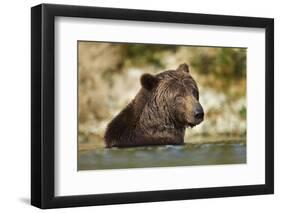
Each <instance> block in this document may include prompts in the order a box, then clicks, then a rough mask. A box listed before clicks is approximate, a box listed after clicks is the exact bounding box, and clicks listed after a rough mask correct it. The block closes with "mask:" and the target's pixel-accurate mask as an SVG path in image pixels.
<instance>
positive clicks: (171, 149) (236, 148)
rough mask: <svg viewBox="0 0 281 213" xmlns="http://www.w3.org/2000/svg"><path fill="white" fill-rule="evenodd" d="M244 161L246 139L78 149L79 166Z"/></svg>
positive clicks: (151, 165)
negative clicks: (177, 144)
mask: <svg viewBox="0 0 281 213" xmlns="http://www.w3.org/2000/svg"><path fill="white" fill-rule="evenodd" d="M240 163H246V143H245V141H242V142H241V141H239V142H235V141H234V142H226V143H223V142H222V143H209V144H208V143H207V144H185V145H182V146H169V145H168V146H154V147H153V146H150V147H137V148H122V149H118V148H112V149H96V150H93V151H84V152H80V153H79V156H78V170H97V169H122V168H144V167H174V166H192V165H214V164H240Z"/></svg>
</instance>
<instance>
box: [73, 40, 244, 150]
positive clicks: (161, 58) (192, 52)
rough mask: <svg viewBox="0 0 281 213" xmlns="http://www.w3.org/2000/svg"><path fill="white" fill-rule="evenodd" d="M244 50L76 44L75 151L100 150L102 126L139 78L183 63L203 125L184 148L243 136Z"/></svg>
mask: <svg viewBox="0 0 281 213" xmlns="http://www.w3.org/2000/svg"><path fill="white" fill-rule="evenodd" d="M246 54H247V52H246V49H245V48H217V47H199V46H198V47H196V46H175V45H151V44H149V45H147V44H126V43H124V44H122V43H102V42H84V41H79V43H78V60H79V63H78V71H79V128H78V129H79V134H78V142H79V150H80V151H82V150H90V149H94V148H98V147H104V143H103V135H104V132H105V128H106V126H107V124H108V123H109V122H110V121H111V119H112V118H113V117H114V116H115V115H117V114H118V113H119V112H120V111H121V110H122V109H123V108H124V107H125V106H126V105H127V104H128V103H129V102H130V101H131V100H132V99H133V98H134V97H135V95H136V94H137V92H138V90H139V89H140V83H139V78H140V76H141V75H142V74H143V73H146V72H148V73H152V74H155V73H158V72H162V71H164V70H167V69H176V68H177V67H178V65H179V64H181V63H184V62H185V63H187V64H189V66H190V70H191V74H192V76H193V77H194V79H195V80H196V81H197V83H198V86H199V91H200V103H201V104H202V106H203V108H204V111H205V119H204V121H203V122H202V123H201V124H200V125H198V126H196V127H195V128H193V129H187V131H186V135H185V142H186V143H204V142H212V141H213V142H217V141H221V140H224V141H225V140H232V139H233V138H235V139H237V138H238V139H240V138H245V136H246Z"/></svg>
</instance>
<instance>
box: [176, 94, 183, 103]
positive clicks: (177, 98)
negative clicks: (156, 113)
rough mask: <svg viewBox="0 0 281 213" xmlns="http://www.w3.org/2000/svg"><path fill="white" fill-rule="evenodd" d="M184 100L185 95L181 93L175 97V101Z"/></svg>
mask: <svg viewBox="0 0 281 213" xmlns="http://www.w3.org/2000/svg"><path fill="white" fill-rule="evenodd" d="M182 100H183V97H182V96H180V95H177V96H176V97H175V102H177V103H178V102H182Z"/></svg>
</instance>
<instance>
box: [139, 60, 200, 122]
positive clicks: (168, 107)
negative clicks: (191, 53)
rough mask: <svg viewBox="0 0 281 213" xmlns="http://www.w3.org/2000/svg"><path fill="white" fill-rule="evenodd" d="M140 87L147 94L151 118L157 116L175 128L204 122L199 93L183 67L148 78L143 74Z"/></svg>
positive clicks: (186, 69)
mask: <svg viewBox="0 0 281 213" xmlns="http://www.w3.org/2000/svg"><path fill="white" fill-rule="evenodd" d="M140 82H141V85H142V88H143V89H144V90H145V91H146V93H147V94H149V95H148V96H147V97H148V100H147V104H146V105H147V106H148V109H149V110H150V111H154V112H152V113H150V115H151V116H153V115H154V114H155V115H160V116H159V117H162V118H165V120H167V121H168V122H170V123H171V122H172V123H173V124H175V125H179V126H185V127H193V126H195V125H198V124H199V123H201V122H202V121H203V119H204V111H203V108H202V106H201V104H200V102H199V90H198V87H197V84H196V82H195V80H194V79H193V78H192V76H191V74H190V72H189V67H188V65H187V64H181V65H180V66H179V67H178V68H177V69H176V70H168V71H164V72H162V73H159V74H156V75H151V74H143V75H142V76H141V79H140Z"/></svg>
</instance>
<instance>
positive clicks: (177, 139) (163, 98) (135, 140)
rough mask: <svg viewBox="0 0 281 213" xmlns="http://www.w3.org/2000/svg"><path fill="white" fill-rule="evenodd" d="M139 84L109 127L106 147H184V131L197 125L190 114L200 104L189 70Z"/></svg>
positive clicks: (184, 68)
mask: <svg viewBox="0 0 281 213" xmlns="http://www.w3.org/2000/svg"><path fill="white" fill-rule="evenodd" d="M140 81H141V84H142V88H141V89H140V91H139V92H138V94H137V95H136V97H135V98H134V100H133V101H132V102H131V103H129V104H128V105H127V106H126V107H125V108H124V109H123V110H122V111H121V112H120V113H119V114H118V115H117V116H116V117H115V118H114V119H113V120H112V121H111V122H110V123H109V124H108V126H107V129H106V132H105V136H104V139H105V144H106V147H108V148H110V147H132V146H146V145H165V144H173V145H179V144H183V143H184V134H185V129H186V127H188V126H193V124H194V125H196V124H198V121H197V120H194V119H195V118H194V116H193V114H192V113H193V111H194V107H196V106H197V105H198V104H199V95H198V88H197V84H196V82H195V81H194V80H193V78H192V77H191V75H190V74H189V69H188V66H187V65H186V64H182V65H180V66H179V67H178V69H177V70H168V71H165V72H162V73H159V74H157V75H155V76H153V75H150V74H144V75H143V76H142V77H141V80H140ZM199 105H200V104H199ZM200 106H201V105H200ZM200 122H201V121H200ZM200 122H199V123H200Z"/></svg>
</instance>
